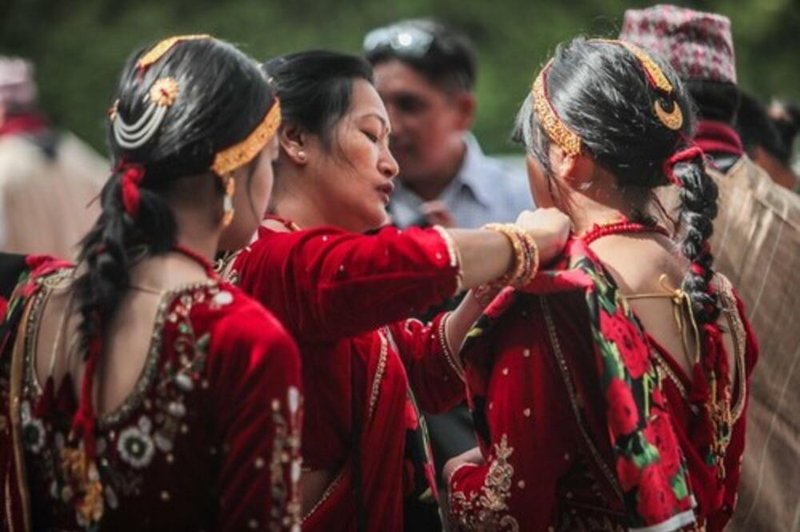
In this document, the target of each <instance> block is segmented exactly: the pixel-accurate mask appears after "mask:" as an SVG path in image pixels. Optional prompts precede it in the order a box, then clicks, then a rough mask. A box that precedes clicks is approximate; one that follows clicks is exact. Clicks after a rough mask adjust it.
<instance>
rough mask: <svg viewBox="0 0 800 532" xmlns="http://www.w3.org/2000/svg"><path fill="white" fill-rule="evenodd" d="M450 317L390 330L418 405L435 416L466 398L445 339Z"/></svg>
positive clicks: (457, 361) (455, 356)
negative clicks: (446, 326)
mask: <svg viewBox="0 0 800 532" xmlns="http://www.w3.org/2000/svg"><path fill="white" fill-rule="evenodd" d="M449 316H450V313H442V314H439V315H438V316H436V317H435V318H434V319H433V321H431V322H429V323H423V322H421V321H419V320H415V319H409V320H405V321H401V322H397V323H394V324H392V325H390V326H389V331H390V332H391V337H392V338H393V339H394V341H395V342H396V344H397V352H398V354H399V355H400V358H401V359H402V360H403V364H404V365H405V368H406V373H407V374H408V380H409V382H410V384H411V389H412V390H414V395H415V396H416V398H417V401H418V402H419V404H420V406H421V407H422V409H423V410H425V411H427V412H430V413H434V414H435V413H439V412H444V411H446V410H448V409H450V408H452V407H454V406H455V405H457V404H458V403H459V402H460V401H462V400H463V399H464V398H465V389H464V369H463V367H462V365H461V361H460V358H459V357H458V354H457V353H453V352H452V351H451V350H450V347H449V346H448V345H447V341H446V339H445V324H446V323H447V319H448V318H449Z"/></svg>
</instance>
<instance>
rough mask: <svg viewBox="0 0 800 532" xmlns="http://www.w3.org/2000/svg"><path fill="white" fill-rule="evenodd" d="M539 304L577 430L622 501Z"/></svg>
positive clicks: (552, 325)
mask: <svg viewBox="0 0 800 532" xmlns="http://www.w3.org/2000/svg"><path fill="white" fill-rule="evenodd" d="M539 303H540V305H541V307H542V314H543V315H544V320H545V324H546V326H547V335H548V336H549V337H550V343H551V344H552V346H553V353H554V354H555V356H556V359H557V361H558V369H559V370H560V372H561V377H562V379H563V381H564V385H565V386H566V387H567V395H568V396H569V402H570V405H571V406H572V412H573V414H574V416H575V419H576V420H577V421H578V428H579V429H580V431H581V435H582V436H583V439H584V440H585V442H586V445H587V447H588V449H589V452H591V453H592V458H593V459H594V461H595V463H596V464H597V465H598V467H599V468H600V470H601V471H602V472H603V475H605V477H606V480H607V481H608V483H609V484H610V485H611V488H612V489H613V490H614V493H615V494H616V495H617V497H619V500H623V496H622V488H621V487H620V485H619V481H618V480H617V476H616V475H615V474H614V473H612V471H611V469H610V468H609V467H608V464H607V463H606V461H605V460H603V457H602V456H601V455H600V452H599V451H598V450H597V448H596V447H595V445H594V442H593V441H592V438H591V437H590V436H589V433H588V432H587V431H586V427H584V425H583V416H582V415H581V411H580V407H579V406H578V403H577V402H576V400H575V397H576V393H575V387H574V386H573V384H572V380H571V379H570V377H569V368H567V362H566V360H565V359H564V352H563V351H562V350H561V342H560V341H559V340H558V333H557V332H556V325H555V323H554V322H553V315H552V313H551V312H550V306H549V305H548V304H547V301H545V298H543V297H540V298H539Z"/></svg>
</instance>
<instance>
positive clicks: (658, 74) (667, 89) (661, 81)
mask: <svg viewBox="0 0 800 532" xmlns="http://www.w3.org/2000/svg"><path fill="white" fill-rule="evenodd" d="M593 40H594V41H595V42H605V43H610V44H617V45H620V46H622V47H624V48H625V49H627V50H628V51H629V52H631V53H632V54H633V55H634V57H636V59H637V60H638V61H639V64H640V65H642V69H643V70H644V72H645V76H647V81H648V83H650V85H651V86H653V87H654V88H656V89H657V90H659V91H660V92H662V93H664V94H665V95H666V96H669V97H671V96H672V94H673V92H674V90H675V89H674V87H673V86H672V83H670V82H669V79H667V77H666V76H665V75H664V72H663V71H662V70H661V68H660V67H659V66H658V64H657V63H656V62H655V61H653V58H652V57H650V55H648V54H647V52H645V51H644V50H642V49H641V48H639V47H638V46H636V45H633V44H631V43H628V42H625V41H615V40H611V39H593ZM552 62H553V60H552V59H551V60H550V61H549V62H548V63H547V64H546V65H545V67H544V68H543V69H542V70H541V72H539V75H538V76H537V77H536V81H534V82H533V88H532V91H531V92H532V93H533V107H534V109H535V110H536V114H537V115H538V116H539V120H540V123H541V126H542V129H544V131H545V133H547V136H548V138H549V139H550V140H551V141H553V142H555V143H556V144H557V145H558V146H560V147H561V149H563V150H564V152H566V153H567V154H569V155H572V156H575V155H578V154H579V153H580V151H581V138H580V136H579V135H578V134H577V133H575V132H574V131H572V130H570V129H569V127H568V126H567V125H566V124H565V123H564V121H563V120H561V118H560V117H559V116H558V113H556V110H555V109H553V106H552V105H551V104H550V98H549V97H548V95H547V72H548V71H549V70H550V65H551V64H552ZM671 103H672V110H670V111H667V110H666V109H664V106H663V105H662V103H661V100H660V99H656V100H655V102H654V103H653V111H654V112H655V114H656V116H657V117H658V119H659V120H660V121H661V123H662V124H664V126H665V127H667V128H668V129H671V130H673V131H677V130H679V129H680V128H681V127H682V126H683V112H682V111H681V107H680V105H678V102H677V101H675V99H674V98H673V99H671Z"/></svg>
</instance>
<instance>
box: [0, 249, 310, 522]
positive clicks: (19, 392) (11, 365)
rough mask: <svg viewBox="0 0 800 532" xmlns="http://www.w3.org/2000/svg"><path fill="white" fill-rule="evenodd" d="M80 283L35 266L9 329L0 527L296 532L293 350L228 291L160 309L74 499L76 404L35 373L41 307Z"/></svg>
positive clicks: (51, 267) (173, 300)
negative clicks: (140, 364)
mask: <svg viewBox="0 0 800 532" xmlns="http://www.w3.org/2000/svg"><path fill="white" fill-rule="evenodd" d="M72 272H73V269H72V267H70V266H69V265H67V264H65V263H52V262H48V261H43V262H41V263H40V264H38V265H36V268H35V269H34V271H33V273H32V274H31V277H30V279H29V280H28V281H27V282H26V283H24V284H21V285H20V286H19V287H18V289H17V292H15V294H16V296H15V298H12V300H11V302H10V305H9V309H8V312H7V314H6V321H5V322H4V324H3V330H2V333H1V334H2V338H1V339H0V341H1V342H2V343H0V345H1V346H2V351H1V352H0V357H1V358H0V406H1V407H2V411H1V412H0V436H1V437H2V444H1V445H0V473H2V480H3V482H4V489H5V491H4V498H3V503H4V506H3V508H4V511H3V513H4V527H5V528H6V529H15V530H16V529H35V530H45V529H47V530H51V529H53V530H54V529H58V530H77V529H84V528H87V526H88V525H89V521H87V516H89V518H90V520H93V521H95V525H99V528H100V529H102V530H125V529H130V527H131V526H134V527H135V528H137V529H142V530H217V529H218V530H244V529H258V530H278V529H281V530H283V529H286V530H299V507H300V504H299V493H298V487H297V481H298V479H299V476H300V458H299V445H300V442H299V437H300V436H299V430H300V426H299V425H300V423H301V396H300V392H299V390H300V367H299V355H298V353H297V348H296V346H295V344H294V342H293V341H292V340H291V338H290V337H289V336H288V335H287V334H286V332H285V330H284V329H283V327H282V326H281V325H280V324H279V323H278V322H277V321H276V320H275V319H274V318H273V317H272V316H271V315H269V314H268V313H267V312H265V311H264V309H263V308H262V307H261V306H260V305H258V304H257V303H255V302H254V301H252V300H251V299H250V298H248V297H246V296H245V295H244V294H242V293H241V292H240V291H239V290H238V289H237V288H235V287H233V286H230V285H228V284H227V283H223V282H221V281H219V280H213V279H211V280H209V281H208V282H202V283H197V284H191V285H186V286H183V287H181V288H177V289H174V290H170V291H167V292H165V293H163V294H162V295H161V296H160V297H161V300H160V303H159V306H158V310H157V315H156V320H155V323H154V326H153V330H152V339H151V343H150V348H149V352H148V355H147V358H146V362H145V365H144V368H143V370H142V372H141V374H140V376H139V378H138V381H137V383H136V385H135V388H134V390H133V391H132V392H131V394H130V395H129V396H128V397H127V398H126V399H125V401H124V402H123V403H122V404H121V406H119V407H118V408H116V409H114V410H113V411H111V412H108V413H106V414H103V415H100V416H99V417H98V419H97V425H96V431H95V442H96V458H95V460H94V463H93V464H90V467H92V468H94V467H96V470H95V472H94V474H90V479H92V480H93V483H92V485H91V486H89V487H88V488H87V489H85V490H84V489H83V488H86V486H83V487H79V488H78V490H80V491H78V490H76V486H75V484H74V483H73V482H71V480H70V471H72V470H71V469H70V468H75V467H82V465H81V464H80V462H79V461H77V462H76V458H75V457H76V454H75V452H74V451H73V450H72V449H70V446H71V444H70V443H69V441H70V438H69V431H70V423H71V420H72V416H73V414H74V412H75V409H76V404H77V398H76V397H75V394H74V392H73V389H72V385H71V383H70V379H69V378H68V377H67V378H65V379H64V380H62V382H61V383H56V385H55V387H53V388H51V387H50V386H46V385H45V383H41V382H39V380H38V378H37V376H36V369H35V360H34V352H35V349H36V347H35V343H36V338H37V331H38V327H39V323H40V321H41V313H42V309H43V304H44V303H45V302H46V301H47V298H48V297H49V294H50V293H51V292H52V291H53V290H54V289H56V287H58V286H60V285H63V284H64V283H65V282H66V281H67V280H68V279H69V278H70V277H71V275H72ZM96 480H99V483H94V481H96ZM95 487H96V488H95ZM10 507H11V508H13V510H12V511H7V510H8V508H10ZM15 525H16V526H15ZM23 526H24V528H22V527H23ZM93 528H94V527H93Z"/></svg>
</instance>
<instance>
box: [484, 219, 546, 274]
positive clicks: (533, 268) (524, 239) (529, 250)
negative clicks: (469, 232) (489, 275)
mask: <svg viewBox="0 0 800 532" xmlns="http://www.w3.org/2000/svg"><path fill="white" fill-rule="evenodd" d="M483 229H488V230H490V231H496V232H498V233H502V234H503V235H505V237H506V238H508V240H509V242H511V247H512V248H513V249H514V262H513V263H512V265H511V267H510V268H509V269H508V271H507V272H506V273H505V274H504V275H503V276H502V277H500V278H499V279H497V280H496V281H494V282H493V283H492V286H495V287H497V286H513V287H514V288H519V287H522V286H525V285H526V284H528V283H529V282H531V280H533V278H534V276H536V273H537V272H538V271H539V246H537V245H536V239H534V238H533V236H532V235H531V234H529V233H528V232H527V231H525V230H524V229H522V228H521V227H520V226H518V225H516V224H486V225H484V226H483Z"/></svg>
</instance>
